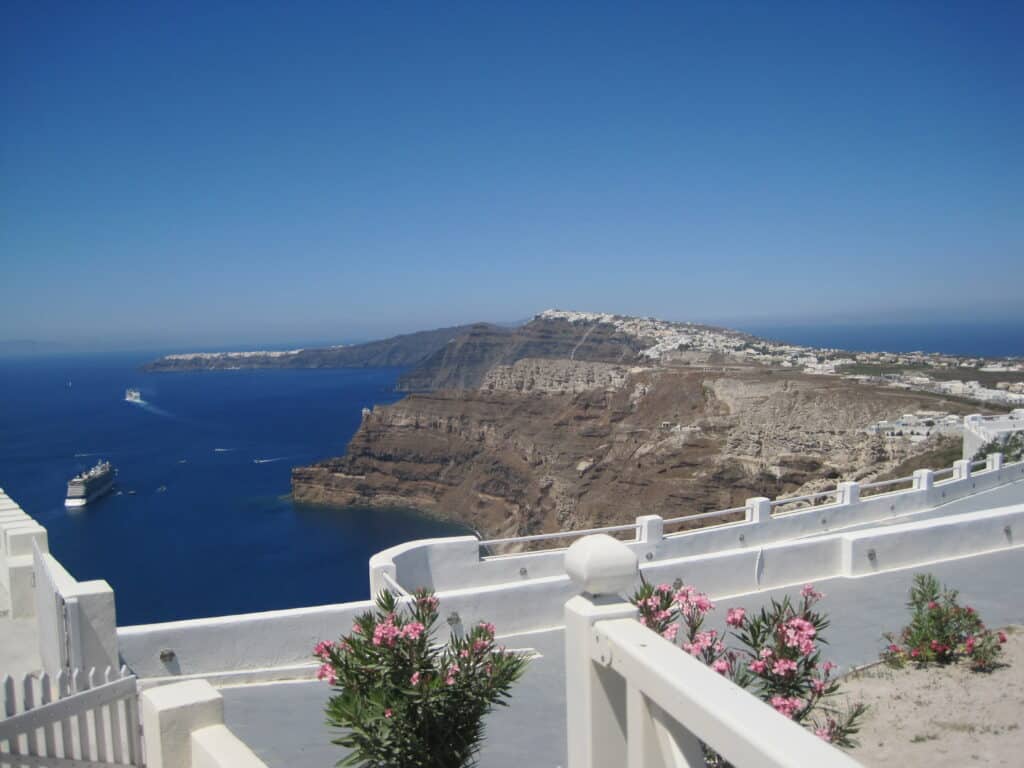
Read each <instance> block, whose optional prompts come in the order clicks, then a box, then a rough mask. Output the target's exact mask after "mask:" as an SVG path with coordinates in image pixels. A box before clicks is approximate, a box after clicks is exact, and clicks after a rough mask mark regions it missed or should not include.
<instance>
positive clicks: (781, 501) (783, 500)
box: [479, 454, 1002, 557]
mask: <svg viewBox="0 0 1024 768" xmlns="http://www.w3.org/2000/svg"><path fill="white" fill-rule="evenodd" d="M995 456H999V457H1000V459H999V462H998V468H1001V467H1002V458H1001V457H1002V455H1001V454H991V456H990V458H988V459H985V460H981V461H975V462H956V463H955V464H954V466H952V467H946V468H945V469H939V470H935V471H933V472H932V476H933V480H943V479H946V478H947V477H955V476H956V475H957V473H958V471H959V472H960V473H961V475H965V474H969V473H970V472H972V471H974V470H975V469H983V470H984V469H993V468H997V467H996V466H995V462H994V461H993V458H992V457H995ZM960 465H967V466H968V467H969V468H968V469H967V470H966V473H965V472H964V470H962V469H961V468H960ZM916 480H917V478H916V477H915V476H914V475H908V476H906V477H898V478H895V479H892V480H879V481H875V482H870V483H863V484H856V483H854V485H858V488H859V489H860V490H871V489H877V488H887V487H890V486H897V485H906V484H910V485H909V487H907V488H903V489H900V491H894V492H892V493H897V492H902V491H905V492H913V491H915V490H920V489H919V488H918V487H917V486H916V484H915V483H916ZM848 485H851V483H840V484H839V485H838V486H837V487H835V488H831V489H828V490H824V491H817V492H814V493H808V494H802V495H800V496H779V497H777V498H775V499H772V500H770V506H771V509H772V514H773V515H779V514H789V513H791V512H797V511H806V510H807V508H808V507H821V506H826V504H825V503H823V502H822V500H823V499H830V500H831V501H830V502H829V503H841V502H842V499H843V495H842V494H843V487H844V486H848ZM871 495H875V494H871ZM797 504H798V505H801V506H799V507H795V508H793V509H780V508H782V507H788V506H790V505H797ZM749 506H750V505H749V501H748V504H747V505H746V506H743V507H731V508H729V509H718V510H713V511H711V512H701V513H699V514H695V515H680V516H678V517H672V518H667V519H665V520H663V521H662V525H665V526H667V525H673V524H683V523H688V522H695V521H698V520H712V519H718V518H724V517H729V516H730V515H735V514H737V513H739V512H744V511H747V510H749ZM748 519H749V516H748ZM734 522H735V521H725V522H722V523H720V525H731V524H733V523H734ZM641 527H642V526H641V523H640V521H639V520H638V521H637V522H635V523H624V524H621V525H608V526H603V527H599V528H583V529H580V530H567V531H555V532H552V533H537V534H530V535H527V536H507V537H504V538H500V539H482V540H481V541H480V542H479V544H480V547H481V548H482V549H486V548H490V547H493V546H497V545H509V544H529V543H534V542H540V541H564V540H566V539H580V538H583V537H584V536H591V535H593V534H598V533H608V534H611V533H621V532H625V531H634V532H635V538H634V539H633V540H634V541H636V540H638V539H639V538H640V531H641ZM711 527H713V526H702V528H711ZM685 533H693V531H685ZM565 546H567V545H564V546H562V547H559V549H564V548H565ZM513 554H519V553H513ZM484 556H485V557H487V556H488V555H487V554H485V555H484ZM490 556H491V557H495V556H496V557H502V556H504V555H490Z"/></svg>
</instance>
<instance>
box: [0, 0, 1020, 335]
mask: <svg viewBox="0 0 1024 768" xmlns="http://www.w3.org/2000/svg"><path fill="white" fill-rule="evenodd" d="M2 14H3V23H2V24H0V67H2V80H0V110H2V114H3V119H2V120H0V267H2V279H0V283H2V285H0V340H2V339H10V338H32V339H41V340H59V341H74V342H78V343H88V344H104V345H107V346H110V345H117V344H121V345H127V344H150V343H152V344H160V345H166V344H174V345H177V344H196V345H210V344H222V343H223V344H226V343H262V342H266V343H268V344H280V343H287V342H289V341H301V340H308V339H324V340H327V339H339V340H340V339H356V338H368V337H377V336H383V335H387V334H390V333H393V332H400V331H405V330H413V329H419V328H425V327H436V326H440V325H448V324H454V323H461V322H467V321H473V320H480V319H486V320H496V321H503V320H504V321H508V320H517V319H521V318H525V317H528V316H530V315H531V314H532V313H534V312H535V311H538V310H540V309H544V308H546V307H552V306H557V307H563V308H578V309H588V310H600V311H611V312H621V313H629V314H644V315H654V316H659V317H665V318H671V319H692V320H702V321H710V322H722V323H730V322H735V323H739V322H748V323H749V322H753V321H758V322H760V321H764V322H773V323H818V322H835V323H859V322H879V321H883V320H885V321H894V322H895V321H916V322H931V321H940V320H941V321H944V322H945V321H950V320H960V319H965V320H966V319H991V318H993V317H1006V316H1011V317H1013V318H1014V319H1016V320H1020V319H1024V301H1022V297H1021V282H1020V280H1021V272H1022V270H1021V264H1022V263H1024V140H1022V138H1021V137H1022V136H1024V46H1021V45H1020V40H1021V39H1022V38H1024V5H1021V4H1020V3H1007V4H999V3H988V2H986V3H957V4H954V3H948V4H947V3H943V4H941V7H940V4H938V3H933V2H921V3H908V2H897V3H893V2H884V3H877V4H875V3H830V2H807V3H762V2H755V3H735V2H725V3H722V2H708V3H665V4H658V3H636V4H624V3H596V2H587V3H579V4H570V3H528V2H521V3H504V4H491V3H485V2H474V3H464V4H456V3H451V4H447V3H446V4H427V3H400V4H392V3H359V4H356V3H340V2H331V3H322V4H320V3H291V4H285V3H259V2H246V3H196V4H188V3H184V2H182V3H174V4H152V3H150V4H131V3H102V2H98V3H60V4H50V3H26V4H20V5H19V6H17V7H15V6H14V5H13V4H7V5H5V7H4V9H3V11H2ZM1013 276H1016V279H1015V280H1014V279H1009V278H1012V277H1013Z"/></svg>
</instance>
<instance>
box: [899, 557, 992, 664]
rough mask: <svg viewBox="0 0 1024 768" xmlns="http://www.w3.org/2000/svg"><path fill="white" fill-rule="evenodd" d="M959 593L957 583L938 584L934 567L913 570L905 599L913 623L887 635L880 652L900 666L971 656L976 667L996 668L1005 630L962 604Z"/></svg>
mask: <svg viewBox="0 0 1024 768" xmlns="http://www.w3.org/2000/svg"><path fill="white" fill-rule="evenodd" d="M958 597H959V593H958V592H957V591H956V590H955V589H949V588H948V587H946V586H944V585H940V584H939V581H938V579H936V578H935V577H934V576H933V575H931V574H930V573H918V574H915V575H914V583H913V585H912V586H911V588H910V599H909V601H908V602H907V607H908V608H909V609H910V610H911V616H910V624H908V625H907V626H906V627H904V628H903V630H902V631H901V632H900V633H899V634H898V635H897V634H894V633H891V632H888V633H886V634H885V635H883V637H885V639H886V640H887V641H888V645H887V646H886V648H885V649H884V650H883V651H882V654H881V655H882V658H883V659H884V660H885V661H886V662H888V663H889V664H890V665H892V666H896V667H902V666H904V665H906V664H907V663H913V664H918V665H925V664H950V663H952V662H955V661H958V660H960V659H967V660H968V661H969V662H970V665H971V669H974V670H976V671H978V672H990V671H991V670H993V669H995V667H996V666H997V665H998V664H999V657H1000V656H1001V655H1002V650H1003V649H1002V644H1003V643H1005V642H1006V635H1005V634H1004V633H1003V632H993V631H992V630H990V629H988V628H986V627H985V623H984V622H983V621H982V620H981V617H980V616H979V615H978V612H977V611H975V610H974V608H972V607H971V606H969V605H965V606H961V605H960V604H959V602H958V600H957V598H958Z"/></svg>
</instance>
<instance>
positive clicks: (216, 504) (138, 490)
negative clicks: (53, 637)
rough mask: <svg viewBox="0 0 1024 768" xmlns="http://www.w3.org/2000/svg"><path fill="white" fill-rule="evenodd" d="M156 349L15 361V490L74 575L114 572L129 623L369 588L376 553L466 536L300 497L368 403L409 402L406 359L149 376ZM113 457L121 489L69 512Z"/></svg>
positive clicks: (9, 396)
mask: <svg viewBox="0 0 1024 768" xmlns="http://www.w3.org/2000/svg"><path fill="white" fill-rule="evenodd" d="M152 357H153V355H151V354H150V355H141V356H140V355H112V356H105V357H64V358H47V359H26V360H12V359H7V360H0V487H2V488H4V489H5V490H6V492H7V493H8V494H9V495H10V496H11V497H13V498H14V499H15V500H16V501H17V502H18V503H19V504H21V506H22V507H23V508H24V509H25V511H26V512H28V513H29V514H30V515H32V516H33V517H35V518H36V519H37V520H39V522H40V523H42V524H43V525H45V526H46V528H47V529H48V530H49V537H50V549H51V551H52V552H53V553H54V555H55V556H56V557H57V558H58V559H59V560H60V561H61V562H62V563H63V564H64V566H65V567H66V568H67V569H68V570H69V571H70V572H71V574H72V575H73V576H75V577H76V578H78V579H80V580H87V579H106V580H107V581H108V582H110V584H111V585H112V586H113V587H114V590H115V595H116V599H117V613H118V623H119V624H120V625H122V626H124V625H130V624H140V623H147V622H154V621H166V620H172V619H182V618H193V617H202V616H216V615H222V614H232V613H244V612H248V611H262V610H269V609H274V608H291V607H298V606H309V605H321V604H326V603H336V602H342V601H346V600H354V599H365V598H366V597H367V596H368V591H369V584H368V560H369V558H370V556H371V555H372V554H374V553H375V552H378V551H380V550H381V549H384V548H386V547H389V546H392V545H394V544H397V543H400V542H403V541H407V540H409V539H416V538H425V537H430V536H443V535H452V534H458V533H462V532H464V531H463V530H462V529H460V528H458V527H456V526H453V525H449V524H445V523H439V522H437V521H433V520H429V519H426V518H423V517H421V516H418V515H416V514H415V513H412V512H410V511H407V510H398V509H395V510H379V509H375V510H369V509H362V508H346V509H329V508H322V507H309V506H301V505H297V504H293V503H292V501H291V499H290V498H289V496H288V494H289V490H290V487H289V476H290V470H291V468H292V466H295V465H300V464H306V463H309V462H311V461H314V460H316V459H321V458H326V457H328V456H337V455H340V454H342V453H344V450H345V446H346V444H347V443H348V441H349V439H350V438H351V437H352V435H353V434H354V433H355V430H356V428H357V427H358V426H359V421H360V418H361V417H360V411H361V409H362V408H363V407H364V406H366V407H371V406H373V405H374V404H377V403H389V402H393V401H395V400H397V399H398V398H399V395H398V394H396V393H395V392H394V391H393V388H394V384H395V381H396V379H397V377H398V374H399V373H400V371H399V370H397V369H370V370H351V369H349V370H345V369H343V370H321V371H317V370H302V371H287V370H282V371H276V370H266V371H217V372H196V373H161V374H144V373H141V372H140V371H139V365H140V364H141V363H143V362H145V361H146V360H148V359H152ZM69 382H70V386H69ZM127 387H134V388H136V389H139V390H140V391H141V393H142V397H143V399H144V400H145V401H146V404H145V405H136V404H132V403H128V402H126V401H125V400H124V391H125V389H126V388H127ZM100 458H103V459H109V460H110V461H111V462H112V463H113V464H114V466H115V467H116V468H117V470H118V490H117V491H116V492H115V494H114V495H108V496H106V497H104V498H103V499H101V500H97V501H96V502H94V503H92V504H90V505H89V506H87V507H85V508H84V509H81V510H66V509H65V508H64V495H65V488H66V484H67V481H68V479H69V478H71V477H72V476H73V475H74V474H76V473H77V472H79V471H80V470H83V469H86V468H88V467H90V466H92V465H93V464H95V463H96V461H97V460H98V459H100Z"/></svg>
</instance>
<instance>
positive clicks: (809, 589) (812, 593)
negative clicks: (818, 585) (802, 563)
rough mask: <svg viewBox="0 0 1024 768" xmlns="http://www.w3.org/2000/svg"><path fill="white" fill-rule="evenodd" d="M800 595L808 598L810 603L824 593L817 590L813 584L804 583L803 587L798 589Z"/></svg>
mask: <svg viewBox="0 0 1024 768" xmlns="http://www.w3.org/2000/svg"><path fill="white" fill-rule="evenodd" d="M800 596H801V597H804V598H806V599H807V600H810V601H811V602H812V603H813V602H816V601H818V600H821V599H822V598H823V597H824V596H825V595H824V594H823V593H821V592H818V591H817V590H816V589H815V588H814V585H813V584H804V588H803V589H801V590H800Z"/></svg>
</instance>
